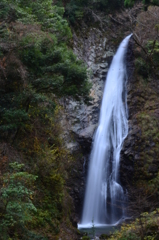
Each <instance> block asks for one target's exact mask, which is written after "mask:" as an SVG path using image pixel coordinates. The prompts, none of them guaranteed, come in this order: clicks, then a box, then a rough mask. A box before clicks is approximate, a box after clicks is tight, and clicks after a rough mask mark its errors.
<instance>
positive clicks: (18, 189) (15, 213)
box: [0, 162, 36, 239]
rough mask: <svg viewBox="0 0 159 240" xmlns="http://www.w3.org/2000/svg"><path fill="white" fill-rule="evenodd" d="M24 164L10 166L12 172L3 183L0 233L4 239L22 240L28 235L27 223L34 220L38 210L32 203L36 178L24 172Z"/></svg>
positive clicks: (6, 175) (4, 177)
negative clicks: (16, 239) (17, 239)
mask: <svg viewBox="0 0 159 240" xmlns="http://www.w3.org/2000/svg"><path fill="white" fill-rule="evenodd" d="M23 168H24V164H19V163H17V162H14V163H11V164H10V172H9V173H6V174H5V175H4V176H3V177H2V179H1V181H2V189H1V196H0V209H1V219H0V233H1V234H3V239H9V237H10V235H12V236H13V237H18V238H21V237H22V236H23V234H26V233H27V223H28V222H29V221H31V220H32V216H33V215H34V213H35V212H36V208H35V206H34V204H33V202H32V199H33V194H34V191H33V187H32V185H33V184H34V181H35V180H36V176H34V175H32V174H29V173H27V172H25V171H23Z"/></svg>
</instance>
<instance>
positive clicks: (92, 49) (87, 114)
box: [61, 19, 132, 222]
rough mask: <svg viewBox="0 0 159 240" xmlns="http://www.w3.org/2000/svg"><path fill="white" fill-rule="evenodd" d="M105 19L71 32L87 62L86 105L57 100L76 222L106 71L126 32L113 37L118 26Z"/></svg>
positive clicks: (81, 56)
mask: <svg viewBox="0 0 159 240" xmlns="http://www.w3.org/2000/svg"><path fill="white" fill-rule="evenodd" d="M105 21H107V25H106V27H105V28H103V29H101V27H99V26H98V27H93V26H88V25H86V24H84V23H83V25H82V27H81V28H80V29H78V30H77V31H74V32H73V39H74V41H73V42H74V52H75V54H76V55H77V56H78V57H79V59H82V60H83V61H84V62H85V63H86V64H87V67H88V77H89V79H90V82H91V84H92V88H91V93H90V96H91V100H90V102H89V104H88V105H86V104H84V103H82V102H81V103H78V102H75V101H73V100H72V99H65V100H63V101H61V103H62V104H63V107H64V114H63V118H62V125H63V128H64V134H63V138H64V139H65V142H66V146H67V148H68V149H69V150H70V151H71V152H72V153H73V155H74V156H75V162H74V164H73V165H72V169H71V170H70V176H69V180H68V183H67V184H68V186H69V189H70V195H71V196H72V198H73V200H74V204H75V212H76V214H75V215H74V216H73V221H74V222H78V221H79V219H80V214H81V211H82V204H83V197H84V190H85V182H86V176H87V169H88V162H89V161H88V160H89V154H90V150H91V144H92V140H93V135H94V131H95V129H96V127H97V124H98V118H99V112H100V104H101V100H102V96H103V90H104V84H105V79H106V74H107V71H108V68H109V65H110V63H111V60H112V57H113V56H114V53H115V51H116V49H117V47H118V45H119V43H120V42H121V40H122V39H123V37H125V36H126V35H128V34H129V32H127V33H125V32H124V33H123V36H120V37H117V35H115V34H114V31H113V29H114V30H115V29H116V30H117V31H120V30H119V29H118V26H116V25H114V23H112V22H111V21H110V20H109V21H108V19H105ZM108 25H110V26H109V28H108V27H107V26H108ZM111 25H112V26H111ZM110 28H111V30H110ZM129 54H130V52H129ZM129 71H130V67H129ZM131 72H132V71H131Z"/></svg>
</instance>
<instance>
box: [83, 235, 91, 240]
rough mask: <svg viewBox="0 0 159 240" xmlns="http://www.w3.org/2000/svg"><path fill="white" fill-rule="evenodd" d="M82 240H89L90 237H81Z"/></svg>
mask: <svg viewBox="0 0 159 240" xmlns="http://www.w3.org/2000/svg"><path fill="white" fill-rule="evenodd" d="M82 240H90V237H88V236H83V237H82Z"/></svg>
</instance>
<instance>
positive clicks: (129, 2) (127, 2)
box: [124, 0, 135, 7]
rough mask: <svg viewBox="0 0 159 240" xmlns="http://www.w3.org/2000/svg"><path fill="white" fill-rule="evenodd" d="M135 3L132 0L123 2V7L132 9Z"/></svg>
mask: <svg viewBox="0 0 159 240" xmlns="http://www.w3.org/2000/svg"><path fill="white" fill-rule="evenodd" d="M134 3H135V1H134V0H125V1H124V6H125V7H133V6H134Z"/></svg>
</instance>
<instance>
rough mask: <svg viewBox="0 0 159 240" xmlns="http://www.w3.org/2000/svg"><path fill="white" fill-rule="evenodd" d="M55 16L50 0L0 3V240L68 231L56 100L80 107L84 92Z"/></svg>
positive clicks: (80, 67)
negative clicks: (70, 100) (63, 227)
mask: <svg viewBox="0 0 159 240" xmlns="http://www.w3.org/2000/svg"><path fill="white" fill-rule="evenodd" d="M63 14H64V9H63V8H62V7H60V6H57V5H53V4H52V1H51V0H45V1H43V0H39V1H32V0H27V1H24V0H16V1H12V0H2V1H1V2H0V34H1V39H0V83H1V88H0V93H1V101H0V131H1V136H0V138H1V143H0V152H1V156H0V158H1V163H0V165H1V168H0V169H1V176H0V185H1V194H0V214H1V218H0V239H48V237H49V239H50V238H51V239H52V237H53V236H55V235H57V234H58V232H59V226H60V223H62V221H63V218H65V220H66V219H67V218H68V221H67V222H68V224H69V217H68V214H69V212H70V208H71V207H69V206H70V200H69V196H68V193H67V192H66V188H65V187H64V184H65V180H66V177H67V173H66V165H67V167H68V168H69V162H71V161H72V157H71V156H70V154H69V153H68V152H67V151H66V150H65V148H64V147H63V143H62V140H61V139H60V137H59V136H60V134H61V130H60V125H59V119H58V116H59V114H60V108H59V106H58V102H57V98H59V97H63V98H64V97H68V96H69V97H70V96H71V97H73V98H75V99H77V100H81V99H83V100H84V101H88V99H89V98H88V96H89V88H90V86H89V83H88V80H87V72H86V67H85V66H84V64H83V63H82V62H81V61H79V60H77V58H76V56H75V55H74V54H73V52H72V50H71V41H72V40H71V39H72V38H71V37H72V36H71V30H70V28H69V26H68V23H67V21H66V20H64V18H63ZM64 166H65V167H64ZM64 195H65V198H64ZM64 204H66V205H67V208H66V207H65V208H64V207H63V206H64ZM64 210H65V213H64ZM65 222H66V221H65Z"/></svg>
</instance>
